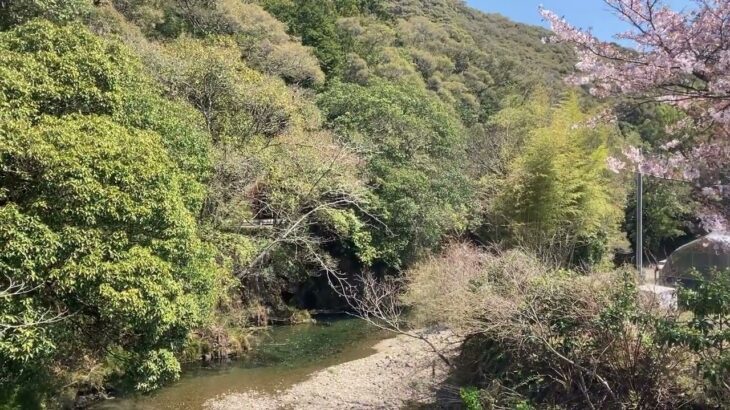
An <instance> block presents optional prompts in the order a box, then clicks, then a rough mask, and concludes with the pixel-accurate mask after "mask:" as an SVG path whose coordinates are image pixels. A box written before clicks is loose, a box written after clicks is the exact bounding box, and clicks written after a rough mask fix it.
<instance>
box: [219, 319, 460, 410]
mask: <svg viewBox="0 0 730 410" xmlns="http://www.w3.org/2000/svg"><path fill="white" fill-rule="evenodd" d="M429 340H430V341H431V343H433V344H434V345H435V346H437V347H438V348H439V349H440V350H442V351H446V352H447V354H453V353H452V352H449V350H450V349H451V348H453V347H454V346H456V343H455V342H456V341H457V340H455V337H454V336H452V335H451V334H450V333H448V332H438V333H433V334H430V335H429ZM375 350H376V352H377V353H375V354H373V355H371V356H368V357H365V358H363V359H359V360H354V361H351V362H346V363H342V364H339V365H336V366H332V367H328V368H326V369H324V370H321V371H319V372H316V373H314V374H312V376H311V377H309V378H308V379H307V380H305V381H303V382H301V383H298V384H295V385H294V386H292V387H290V388H288V389H286V390H283V391H280V392H277V393H276V394H264V393H259V392H247V393H232V394H228V395H224V396H221V397H217V398H215V399H212V400H209V401H208V402H206V408H208V409H211V410H231V409H260V410H275V409H397V408H400V407H402V406H404V405H405V404H407V403H429V402H431V401H433V398H434V387H435V386H436V385H438V384H439V383H440V382H442V381H443V380H444V378H445V377H446V370H447V369H446V366H445V364H444V363H443V362H442V361H441V360H440V359H439V358H438V356H437V355H436V354H435V353H434V352H433V350H432V349H430V348H429V347H428V345H427V344H426V343H424V342H423V341H421V340H418V339H415V338H412V337H408V336H405V335H399V336H397V337H394V338H390V339H386V340H383V341H381V342H379V343H378V344H377V345H375Z"/></svg>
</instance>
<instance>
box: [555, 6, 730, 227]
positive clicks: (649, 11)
mask: <svg viewBox="0 0 730 410" xmlns="http://www.w3.org/2000/svg"><path fill="white" fill-rule="evenodd" d="M604 1H605V3H606V4H607V5H608V7H609V8H611V9H612V10H613V11H614V12H615V14H616V15H617V16H618V17H619V18H620V19H621V20H623V21H624V22H626V23H627V24H628V25H629V30H627V31H626V32H623V33H619V34H617V35H616V38H617V39H618V40H623V41H624V42H626V43H629V44H630V45H631V47H621V46H619V45H617V44H615V43H609V42H604V41H600V40H598V39H597V38H596V37H595V36H593V35H592V34H591V33H590V32H587V31H583V30H580V29H578V28H576V27H574V26H572V25H571V24H569V23H568V22H567V21H566V20H565V19H563V18H561V17H560V16H558V15H556V14H555V13H553V12H552V11H549V10H546V9H541V10H540V12H541V14H542V15H543V17H544V18H545V19H547V20H548V21H549V22H550V23H551V25H552V28H553V31H554V32H555V38H554V39H555V40H557V41H563V42H568V43H571V44H573V45H574V46H575V49H576V52H577V55H578V60H579V61H578V63H577V64H576V69H577V72H576V73H575V74H573V75H571V76H570V77H569V78H568V81H569V82H570V83H572V84H575V85H581V86H587V87H589V89H590V91H591V93H592V94H593V95H595V96H598V97H607V96H616V95H621V96H630V97H638V98H641V99H646V98H650V99H653V100H655V101H657V102H661V103H666V104H670V105H673V106H675V107H677V108H679V109H681V110H682V111H684V112H685V113H686V114H687V117H686V118H685V119H683V120H682V121H681V123H679V124H676V126H675V127H674V128H675V129H676V130H678V135H679V137H678V138H677V139H676V140H673V141H670V142H669V143H667V144H664V146H662V147H661V148H662V149H661V151H660V152H650V153H642V152H641V151H640V150H639V149H637V148H635V147H629V148H627V149H624V151H623V157H622V158H611V159H610V160H609V164H608V165H609V168H610V169H612V170H614V171H617V172H618V171H620V170H623V169H633V170H640V171H642V172H643V173H645V174H649V175H652V176H655V177H660V178H670V179H681V180H685V181H690V182H692V183H694V184H695V185H696V186H697V194H698V197H699V198H700V199H701V200H702V202H703V203H704V204H705V207H704V210H705V211H704V213H703V215H699V216H700V219H701V220H702V222H703V225H704V226H705V228H706V229H707V230H710V231H712V230H726V229H727V224H726V222H725V221H726V220H727V219H728V218H727V215H728V213H730V212H728V203H729V202H730V185H729V184H728V178H727V177H728V175H730V172H729V170H728V167H727V164H729V163H730V144H728V142H729V140H730V138H728V137H730V2H728V1H727V0H696V1H695V3H696V6H695V7H694V9H693V10H691V11H681V12H680V11H675V10H672V9H671V8H669V7H668V6H667V5H666V4H665V3H664V2H663V1H662V0H604ZM687 128H692V129H693V130H694V134H697V135H699V136H700V137H701V139H700V140H693V141H690V142H689V143H682V139H683V135H686V134H684V130H686V129H687Z"/></svg>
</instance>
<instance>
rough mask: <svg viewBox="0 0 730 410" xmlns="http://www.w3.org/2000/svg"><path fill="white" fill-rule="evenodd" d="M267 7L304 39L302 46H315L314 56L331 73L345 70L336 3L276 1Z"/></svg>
mask: <svg viewBox="0 0 730 410" xmlns="http://www.w3.org/2000/svg"><path fill="white" fill-rule="evenodd" d="M263 3H264V6H265V7H266V8H267V10H269V11H270V12H271V13H273V14H274V15H275V16H277V17H278V18H279V19H281V20H282V21H285V22H286V23H288V25H289V29H290V30H291V31H292V32H293V33H294V34H296V35H297V36H299V37H301V39H302V43H303V44H304V45H307V46H312V47H314V50H315V51H314V53H315V55H316V56H317V58H318V59H319V61H320V63H321V64H322V69H323V70H324V71H325V73H327V74H330V75H331V74H336V73H338V72H339V70H340V69H341V67H342V65H343V63H344V60H345V54H344V51H343V50H342V45H341V44H340V42H339V38H338V35H337V25H336V21H337V17H338V15H337V8H336V7H335V4H334V3H335V2H334V1H333V0H298V1H294V2H292V1H290V0H272V1H264V2H263Z"/></svg>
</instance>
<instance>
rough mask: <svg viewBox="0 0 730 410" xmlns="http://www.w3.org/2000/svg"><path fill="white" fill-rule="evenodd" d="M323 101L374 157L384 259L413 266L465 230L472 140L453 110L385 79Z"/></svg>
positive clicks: (336, 87) (332, 93) (378, 237)
mask: <svg viewBox="0 0 730 410" xmlns="http://www.w3.org/2000/svg"><path fill="white" fill-rule="evenodd" d="M319 103H320V107H322V109H323V110H324V112H325V115H326V117H327V120H328V122H329V124H330V126H331V127H332V128H334V129H335V131H336V132H337V133H338V134H340V135H342V136H343V137H345V138H347V140H348V141H349V142H350V143H351V144H354V145H355V146H356V147H357V148H356V149H357V150H358V151H361V152H365V153H366V155H367V158H368V165H367V167H368V173H367V175H366V176H367V178H368V179H369V180H370V181H371V182H370V184H371V185H372V186H373V187H374V189H373V192H374V194H375V198H374V200H373V204H372V207H373V211H374V213H375V214H376V215H381V216H382V223H384V224H385V227H383V226H382V225H379V224H378V223H377V222H376V223H374V224H373V225H372V226H373V228H374V231H373V233H372V235H373V243H374V244H375V246H376V248H378V249H379V252H380V255H379V256H380V258H381V259H383V260H385V261H387V262H388V263H389V264H393V265H396V266H397V265H399V264H400V263H401V262H406V261H412V260H414V258H416V257H417V256H418V255H419V254H420V253H422V252H423V251H426V250H429V249H432V248H434V247H435V246H436V245H438V243H439V242H440V240H441V239H442V237H443V236H444V235H445V234H446V233H447V232H449V231H450V230H457V229H459V228H460V227H463V224H464V223H463V219H464V218H465V215H466V211H467V201H468V198H469V192H470V191H469V186H468V181H466V180H465V178H464V177H463V174H462V173H461V171H460V164H459V163H458V159H459V158H460V157H461V156H463V155H464V138H465V137H464V130H463V128H462V127H461V124H460V122H459V120H458V118H457V117H456V116H455V114H454V113H453V112H452V111H451V110H449V108H448V107H447V106H445V105H444V104H442V103H441V102H440V101H439V100H438V99H436V98H434V97H433V96H432V95H430V94H429V93H428V92H427V91H426V90H423V89H419V88H417V87H412V86H407V85H398V84H392V83H387V82H385V81H377V82H373V83H372V84H371V85H370V86H368V87H363V86H359V85H355V84H343V83H337V84H333V85H332V87H331V88H330V90H328V91H327V92H326V93H324V94H323V95H322V96H321V98H320V100H319Z"/></svg>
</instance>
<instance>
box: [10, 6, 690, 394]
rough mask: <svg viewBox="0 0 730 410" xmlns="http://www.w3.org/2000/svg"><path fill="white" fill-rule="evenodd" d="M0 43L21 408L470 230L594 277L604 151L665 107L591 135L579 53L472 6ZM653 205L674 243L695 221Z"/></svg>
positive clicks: (225, 342)
mask: <svg viewBox="0 0 730 410" xmlns="http://www.w3.org/2000/svg"><path fill="white" fill-rule="evenodd" d="M0 30H2V31H0V246H1V247H2V249H0V271H2V274H3V277H2V279H0V285H1V286H0V288H1V289H2V290H0V299H2V303H1V304H0V403H7V404H8V405H9V406H12V405H14V404H16V405H17V404H18V403H30V402H36V403H49V404H51V405H59V404H61V403H63V402H64V400H66V401H68V400H72V399H73V398H74V396H75V394H76V392H77V391H78V390H79V389H82V390H86V391H89V390H93V389H102V388H109V387H114V388H115V389H118V390H120V391H140V392H148V391H151V390H154V389H156V388H158V387H160V386H161V385H163V384H165V383H167V382H169V381H172V380H175V379H176V378H177V377H178V376H179V373H180V363H181V362H184V361H189V360H196V359H197V358H198V357H200V355H201V354H214V355H229V354H233V353H236V352H238V351H241V350H243V349H245V348H246V345H247V342H246V334H247V330H246V329H247V328H248V327H251V326H259V325H266V324H267V323H268V322H269V321H270V319H272V318H276V319H286V320H291V321H296V320H300V319H301V318H306V315H307V314H306V311H304V310H302V309H314V308H317V309H329V308H340V307H341V306H343V303H344V302H343V301H342V300H338V299H337V298H336V293H337V292H336V290H337V289H335V290H334V291H333V290H332V289H331V286H334V287H335V288H336V286H337V284H338V283H339V284H341V283H342V281H345V282H347V281H348V280H351V279H352V278H353V277H355V276H357V275H358V274H360V273H363V272H373V273H374V274H376V276H378V277H385V276H388V277H399V276H400V275H401V272H403V271H404V270H406V269H408V268H410V267H412V266H413V265H414V264H417V263H420V262H421V261H423V260H424V258H426V257H429V255H430V254H431V253H432V252H435V251H438V250H439V249H440V248H441V247H443V245H444V244H445V243H447V242H449V241H451V240H454V239H456V238H469V239H470V240H471V241H473V242H475V243H481V244H486V243H494V244H497V243H498V244H502V245H504V246H519V247H521V248H523V249H529V250H531V251H534V252H535V253H537V254H543V255H545V254H550V255H551V257H553V259H554V260H555V261H556V262H557V263H559V264H562V265H564V266H570V267H576V266H581V267H587V266H605V265H606V264H609V263H610V262H611V260H612V257H613V253H614V251H615V250H616V249H619V248H626V247H627V246H628V243H627V241H626V238H627V236H626V233H625V232H624V231H622V229H623V230H626V228H627V226H628V229H631V227H630V221H629V225H626V224H625V223H624V211H625V210H624V207H625V203H626V198H625V196H626V184H625V182H626V181H625V180H624V179H622V177H619V176H615V175H614V174H610V173H609V172H608V171H606V169H605V162H606V159H607V157H608V156H609V155H610V154H611V153H613V152H616V151H617V150H618V147H619V146H620V144H621V143H622V142H623V141H626V140H631V141H641V140H644V141H648V142H647V144H649V143H651V144H661V143H662V141H663V139H666V137H665V136H663V135H661V131H657V130H659V129H661V128H662V127H663V122H662V119H663V118H665V117H667V116H671V115H672V112H671V111H670V110H664V111H662V109H661V108H656V107H654V108H650V110H653V111H651V112H650V113H640V114H637V110H638V108H636V107H635V106H634V105H632V104H629V103H627V104H626V107H625V109H624V110H623V113H624V114H625V115H624V117H622V118H621V119H620V123H619V126H616V124H608V123H607V124H601V125H600V126H597V127H596V126H589V124H591V122H594V121H595V118H596V116H597V115H598V114H599V113H600V112H601V109H602V108H601V106H600V104H599V103H598V102H597V100H596V99H594V98H591V97H589V96H588V95H587V93H585V92H584V91H583V90H581V89H580V88H576V89H571V88H569V86H567V85H566V84H565V83H563V82H562V78H563V77H565V76H566V75H567V74H569V73H570V72H572V67H573V65H574V63H575V55H574V52H573V51H572V49H571V48H570V47H568V46H565V45H560V44H551V43H550V42H548V41H544V39H545V38H546V37H548V36H549V32H548V31H547V30H544V29H542V28H538V27H532V26H526V25H522V24H517V23H514V22H511V21H509V20H507V19H506V18H503V17H501V16H498V15H488V14H483V13H481V12H478V11H476V10H473V9H470V8H468V7H467V6H465V5H464V4H463V3H462V2H461V1H458V0H326V1H323V0H298V1H297V0H260V1H254V0H248V1H247V0H100V1H99V0H95V1H93V2H92V1H91V0H88V1H87V0H69V1H53V0H19V1H12V2H0ZM652 139H653V140H652ZM657 192H659V194H657V195H656V196H651V198H654V199H653V200H656V201H657V202H660V201H663V203H664V204H665V206H663V207H661V211H657V215H656V216H655V217H656V220H657V221H659V222H657V223H656V224H654V225H653V228H652V229H656V230H657V233H656V235H655V236H653V237H654V238H656V244H653V245H652V246H656V247H659V246H660V244H661V241H662V240H665V239H666V238H672V237H676V236H681V235H684V234H685V232H686V230H687V229H686V225H685V224H684V222H685V221H686V220H687V219H689V218H690V217H689V216H688V215H689V213H690V210H689V207H690V206H691V205H690V204H689V202H688V201H687V200H686V198H687V195H688V194H687V193H684V194H682V193H681V192H680V193H679V194H677V193H676V192H674V191H672V192H669V191H666V190H665V191H661V190H658V191H657ZM662 192H663V194H662ZM682 195H684V196H682ZM626 212H628V213H630V212H631V209H629V210H628V211H626ZM662 212H663V213H662ZM566 220H567V221H570V223H565V221H566ZM38 386H44V387H43V388H39V387H38Z"/></svg>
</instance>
